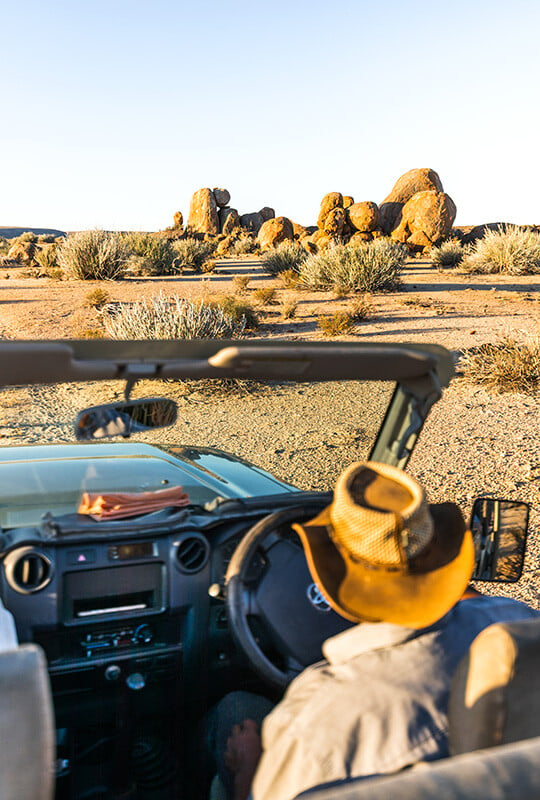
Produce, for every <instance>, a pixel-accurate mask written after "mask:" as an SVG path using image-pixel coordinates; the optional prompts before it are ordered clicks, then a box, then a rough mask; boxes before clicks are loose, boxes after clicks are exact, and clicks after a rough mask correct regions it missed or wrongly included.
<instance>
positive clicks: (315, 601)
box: [306, 583, 330, 612]
mask: <svg viewBox="0 0 540 800" xmlns="http://www.w3.org/2000/svg"><path fill="white" fill-rule="evenodd" d="M306 595H307V599H308V600H309V602H310V603H311V605H312V606H313V607H314V608H316V609H317V611H323V612H326V611H330V606H329V605H328V603H327V602H326V600H325V598H324V597H323V595H322V594H321V592H320V590H319V587H318V586H317V584H316V583H310V584H309V586H308V587H307V591H306Z"/></svg>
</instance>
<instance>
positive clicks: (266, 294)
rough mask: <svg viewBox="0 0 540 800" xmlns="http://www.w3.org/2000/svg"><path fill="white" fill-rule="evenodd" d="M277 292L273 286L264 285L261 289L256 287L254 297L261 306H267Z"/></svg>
mask: <svg viewBox="0 0 540 800" xmlns="http://www.w3.org/2000/svg"><path fill="white" fill-rule="evenodd" d="M275 294H276V290H275V289H274V287H273V286H263V287H261V288H260V289H255V291H254V292H253V294H252V297H253V299H254V300H255V302H256V303H259V304H260V305H261V306H267V305H269V304H270V303H271V302H272V301H273V299H274V297H275Z"/></svg>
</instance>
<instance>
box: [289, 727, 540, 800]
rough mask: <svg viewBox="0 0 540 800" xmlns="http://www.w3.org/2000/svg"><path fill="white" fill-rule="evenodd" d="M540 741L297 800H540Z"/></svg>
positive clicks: (308, 794) (358, 781) (341, 786)
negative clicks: (394, 799) (539, 799)
mask: <svg viewBox="0 0 540 800" xmlns="http://www.w3.org/2000/svg"><path fill="white" fill-rule="evenodd" d="M539 797H540V738H537V739H530V740H528V741H525V742H517V743H514V744H508V745H504V746H502V747H494V748H492V749H490V750H479V751H477V752H475V753H465V754H464V755H460V756H456V757H455V758H446V759H444V760H442V761H436V762H433V764H432V765H430V766H426V768H425V769H424V768H420V769H412V770H408V771H405V772H400V773H398V774H397V775H389V776H387V777H383V778H372V779H369V780H362V779H358V778H357V779H356V780H352V781H348V782H347V781H340V783H339V785H337V784H336V785H334V786H331V787H327V788H325V789H310V790H309V791H307V792H303V793H302V794H301V795H299V797H298V799H297V800H300V798H302V800H389V799H390V798H392V799H393V798H396V800H397V799H398V798H399V800H538V798H539Z"/></svg>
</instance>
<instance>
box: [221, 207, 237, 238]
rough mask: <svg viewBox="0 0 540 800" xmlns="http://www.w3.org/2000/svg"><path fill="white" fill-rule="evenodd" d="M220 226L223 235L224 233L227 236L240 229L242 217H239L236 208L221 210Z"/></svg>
mask: <svg viewBox="0 0 540 800" xmlns="http://www.w3.org/2000/svg"><path fill="white" fill-rule="evenodd" d="M219 224H220V227H221V233H224V234H225V235H226V236H228V235H229V234H230V233H232V232H233V231H234V230H236V229H237V228H240V217H239V216H238V211H237V210H236V208H230V207H229V206H227V207H226V208H220V209H219Z"/></svg>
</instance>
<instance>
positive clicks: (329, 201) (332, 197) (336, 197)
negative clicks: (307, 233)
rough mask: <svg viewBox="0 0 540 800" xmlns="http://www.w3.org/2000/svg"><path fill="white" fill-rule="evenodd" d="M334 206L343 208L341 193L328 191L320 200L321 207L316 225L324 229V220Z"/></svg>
mask: <svg viewBox="0 0 540 800" xmlns="http://www.w3.org/2000/svg"><path fill="white" fill-rule="evenodd" d="M334 208H343V195H342V194H341V193H340V192H328V194H325V196H324V197H323V199H322V200H321V209H320V211H319V218H318V220H317V227H318V228H320V229H321V230H323V229H324V221H325V219H326V217H327V216H328V214H329V213H330V212H331V211H332V210H333V209H334Z"/></svg>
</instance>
